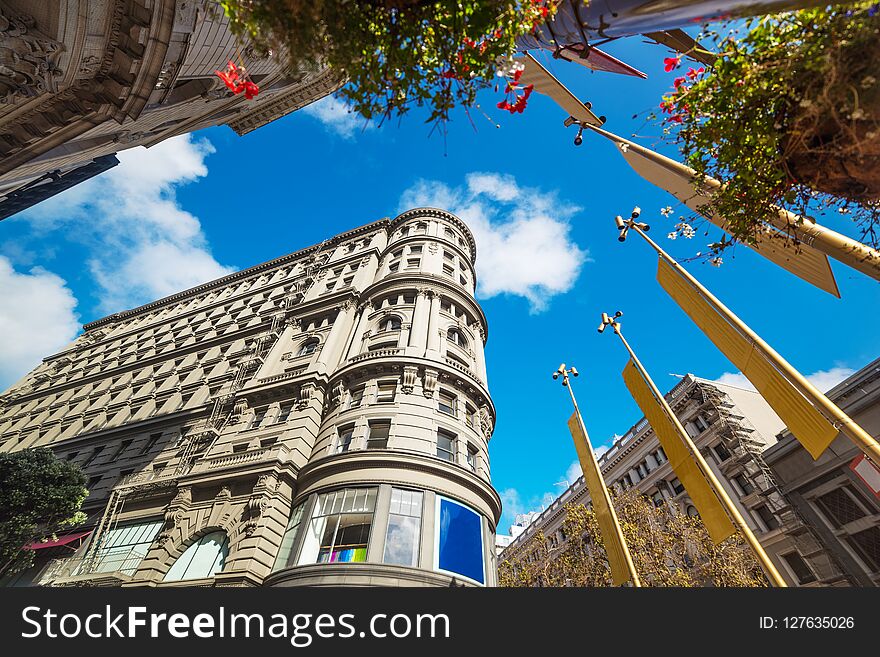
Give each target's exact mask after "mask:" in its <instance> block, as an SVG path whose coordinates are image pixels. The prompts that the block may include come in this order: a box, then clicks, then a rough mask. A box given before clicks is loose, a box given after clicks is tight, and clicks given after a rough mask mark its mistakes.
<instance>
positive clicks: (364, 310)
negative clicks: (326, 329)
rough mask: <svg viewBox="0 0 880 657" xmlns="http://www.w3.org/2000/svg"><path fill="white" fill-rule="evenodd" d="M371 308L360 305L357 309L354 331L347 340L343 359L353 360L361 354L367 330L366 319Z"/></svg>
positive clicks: (366, 305)
mask: <svg viewBox="0 0 880 657" xmlns="http://www.w3.org/2000/svg"><path fill="white" fill-rule="evenodd" d="M371 308H372V306H370V304H368V303H362V304H361V305H360V306H359V307H358V311H357V315H356V316H355V319H354V331H353V332H352V334H351V335H350V336H349V338H348V346H347V348H346V350H345V353H344V355H343V357H344V358H354V357H355V356H357V355H358V354H359V353H361V348H362V347H363V344H364V331H366V330H367V322H368V319H367V318H368V317H369V315H370V309H371Z"/></svg>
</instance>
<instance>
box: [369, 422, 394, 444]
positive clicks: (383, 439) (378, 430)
mask: <svg viewBox="0 0 880 657" xmlns="http://www.w3.org/2000/svg"><path fill="white" fill-rule="evenodd" d="M390 431H391V423H390V422H387V421H383V422H370V434H369V436H368V437H367V449H386V448H387V447H388V434H389V432H390Z"/></svg>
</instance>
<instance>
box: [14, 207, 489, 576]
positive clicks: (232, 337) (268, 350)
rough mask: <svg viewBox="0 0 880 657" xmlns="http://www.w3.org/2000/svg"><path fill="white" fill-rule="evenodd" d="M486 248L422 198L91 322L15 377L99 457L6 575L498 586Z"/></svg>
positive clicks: (17, 438) (42, 441)
mask: <svg viewBox="0 0 880 657" xmlns="http://www.w3.org/2000/svg"><path fill="white" fill-rule="evenodd" d="M475 258H476V246H475V243H474V239H473V236H472V235H471V233H470V231H469V230H468V228H467V227H466V226H465V224H464V223H463V222H462V221H460V220H459V219H458V218H457V217H455V216H454V215H452V214H449V213H448V212H444V211H442V210H436V209H428V208H420V209H415V210H410V211H408V212H405V213H403V214H401V215H399V216H398V217H397V218H395V219H393V220H389V219H383V220H380V221H378V222H375V223H372V224H369V225H366V226H363V227H361V228H357V229H355V230H352V231H349V232H347V233H344V234H342V235H338V236H336V237H334V238H332V239H329V240H326V241H325V242H323V243H321V244H320V245H316V246H312V247H309V248H307V249H303V250H301V251H298V252H296V253H293V254H290V255H287V256H284V257H281V258H278V259H276V260H273V261H271V262H267V263H264V264H261V265H257V266H256V267H252V268H250V269H246V270H244V271H240V272H238V273H235V274H231V275H229V276H226V277H224V278H221V279H218V280H216V281H213V282H210V283H206V284H204V285H200V286H198V287H196V288H193V289H191V290H187V291H185V292H181V293H179V294H176V295H173V296H170V297H167V298H165V299H160V300H158V301H156V302H153V303H150V304H147V305H145V306H142V307H139V308H135V309H133V310H129V311H125V312H121V313H117V314H115V315H111V316H109V317H106V318H104V319H101V320H99V321H96V322H93V323H91V324H88V325H86V326H85V327H84V332H83V334H82V335H80V337H78V338H77V339H76V341H75V342H74V343H73V344H71V345H70V346H69V347H67V348H66V349H64V350H62V351H61V352H59V353H57V354H54V355H52V356H49V357H48V358H46V359H45V360H44V361H43V363H42V364H41V365H40V366H39V367H37V368H36V369H35V370H34V371H33V372H31V373H30V374H28V375H27V376H26V377H25V378H24V379H23V380H22V381H20V382H19V383H18V384H16V385H15V386H13V387H12V388H11V389H10V390H9V391H7V392H6V393H5V394H4V395H3V396H2V397H0V440H2V443H0V449H2V450H3V451H12V450H19V449H24V448H28V447H38V446H47V447H50V448H52V449H53V450H54V451H55V453H56V454H57V455H58V456H60V457H62V458H65V459H68V460H69V461H72V462H75V463H77V464H78V465H79V466H80V467H82V468H83V470H84V471H85V472H86V474H87V475H88V476H89V477H90V481H89V484H88V488H89V491H90V495H89V497H88V499H87V500H86V503H85V506H84V510H85V511H86V512H87V513H89V517H90V519H89V523H88V524H87V525H86V526H85V527H83V528H79V529H78V530H77V531H76V532H72V533H71V534H69V535H67V536H64V537H59V540H58V541H56V542H52V543H47V544H44V545H41V546H36V547H37V554H38V559H37V562H36V565H35V567H34V568H33V569H31V570H30V571H27V572H25V573H21V574H20V575H18V576H17V577H16V578H14V581H10V582H8V583H9V584H21V585H25V584H28V583H36V584H44V585H46V584H52V585H82V584H87V585H123V586H178V585H202V586H255V585H268V586H297V585H303V584H310V585H341V584H346V585H390V586H407V585H413V586H432V585H436V586H448V585H453V584H455V585H459V584H461V585H486V586H491V585H494V584H495V580H496V555H495V527H496V523H497V521H498V518H499V516H500V512H501V508H500V507H501V503H500V499H499V497H498V494H497V493H496V492H495V490H494V489H493V488H492V485H491V481H490V471H489V455H488V442H489V439H490V437H491V435H492V431H493V427H494V423H495V410H494V406H493V404H492V400H491V399H490V397H489V393H488V388H487V380H486V364H485V359H484V355H483V347H484V343H485V340H486V337H487V324H486V318H485V316H484V315H483V312H482V310H481V309H480V307H479V305H478V304H477V303H476V301H475V299H474V287H475V282H476V281H475V271H474V262H475Z"/></svg>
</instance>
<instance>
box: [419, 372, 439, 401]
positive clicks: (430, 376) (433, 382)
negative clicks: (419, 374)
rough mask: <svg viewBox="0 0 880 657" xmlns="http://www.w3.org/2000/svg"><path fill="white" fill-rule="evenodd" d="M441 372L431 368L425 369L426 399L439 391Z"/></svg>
mask: <svg viewBox="0 0 880 657" xmlns="http://www.w3.org/2000/svg"><path fill="white" fill-rule="evenodd" d="M438 374H439V372H438V371H437V370H432V369H431V368H429V367H426V368H425V379H424V381H423V382H422V392H423V393H424V395H425V397H433V396H434V391H436V390H437V375H438Z"/></svg>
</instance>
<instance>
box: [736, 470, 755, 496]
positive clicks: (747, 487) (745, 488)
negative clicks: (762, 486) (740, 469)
mask: <svg viewBox="0 0 880 657" xmlns="http://www.w3.org/2000/svg"><path fill="white" fill-rule="evenodd" d="M733 481H734V482H736V485H737V486H739V489H740V490H741V491H742V497H745V496H746V495H748V494H749V493H751V492H752V491H754V490H755V487H754V486H752V482H750V481H749V480H748V479H746V477H745V475H744V474H738V475H736V476H735V477H734V478H733Z"/></svg>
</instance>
